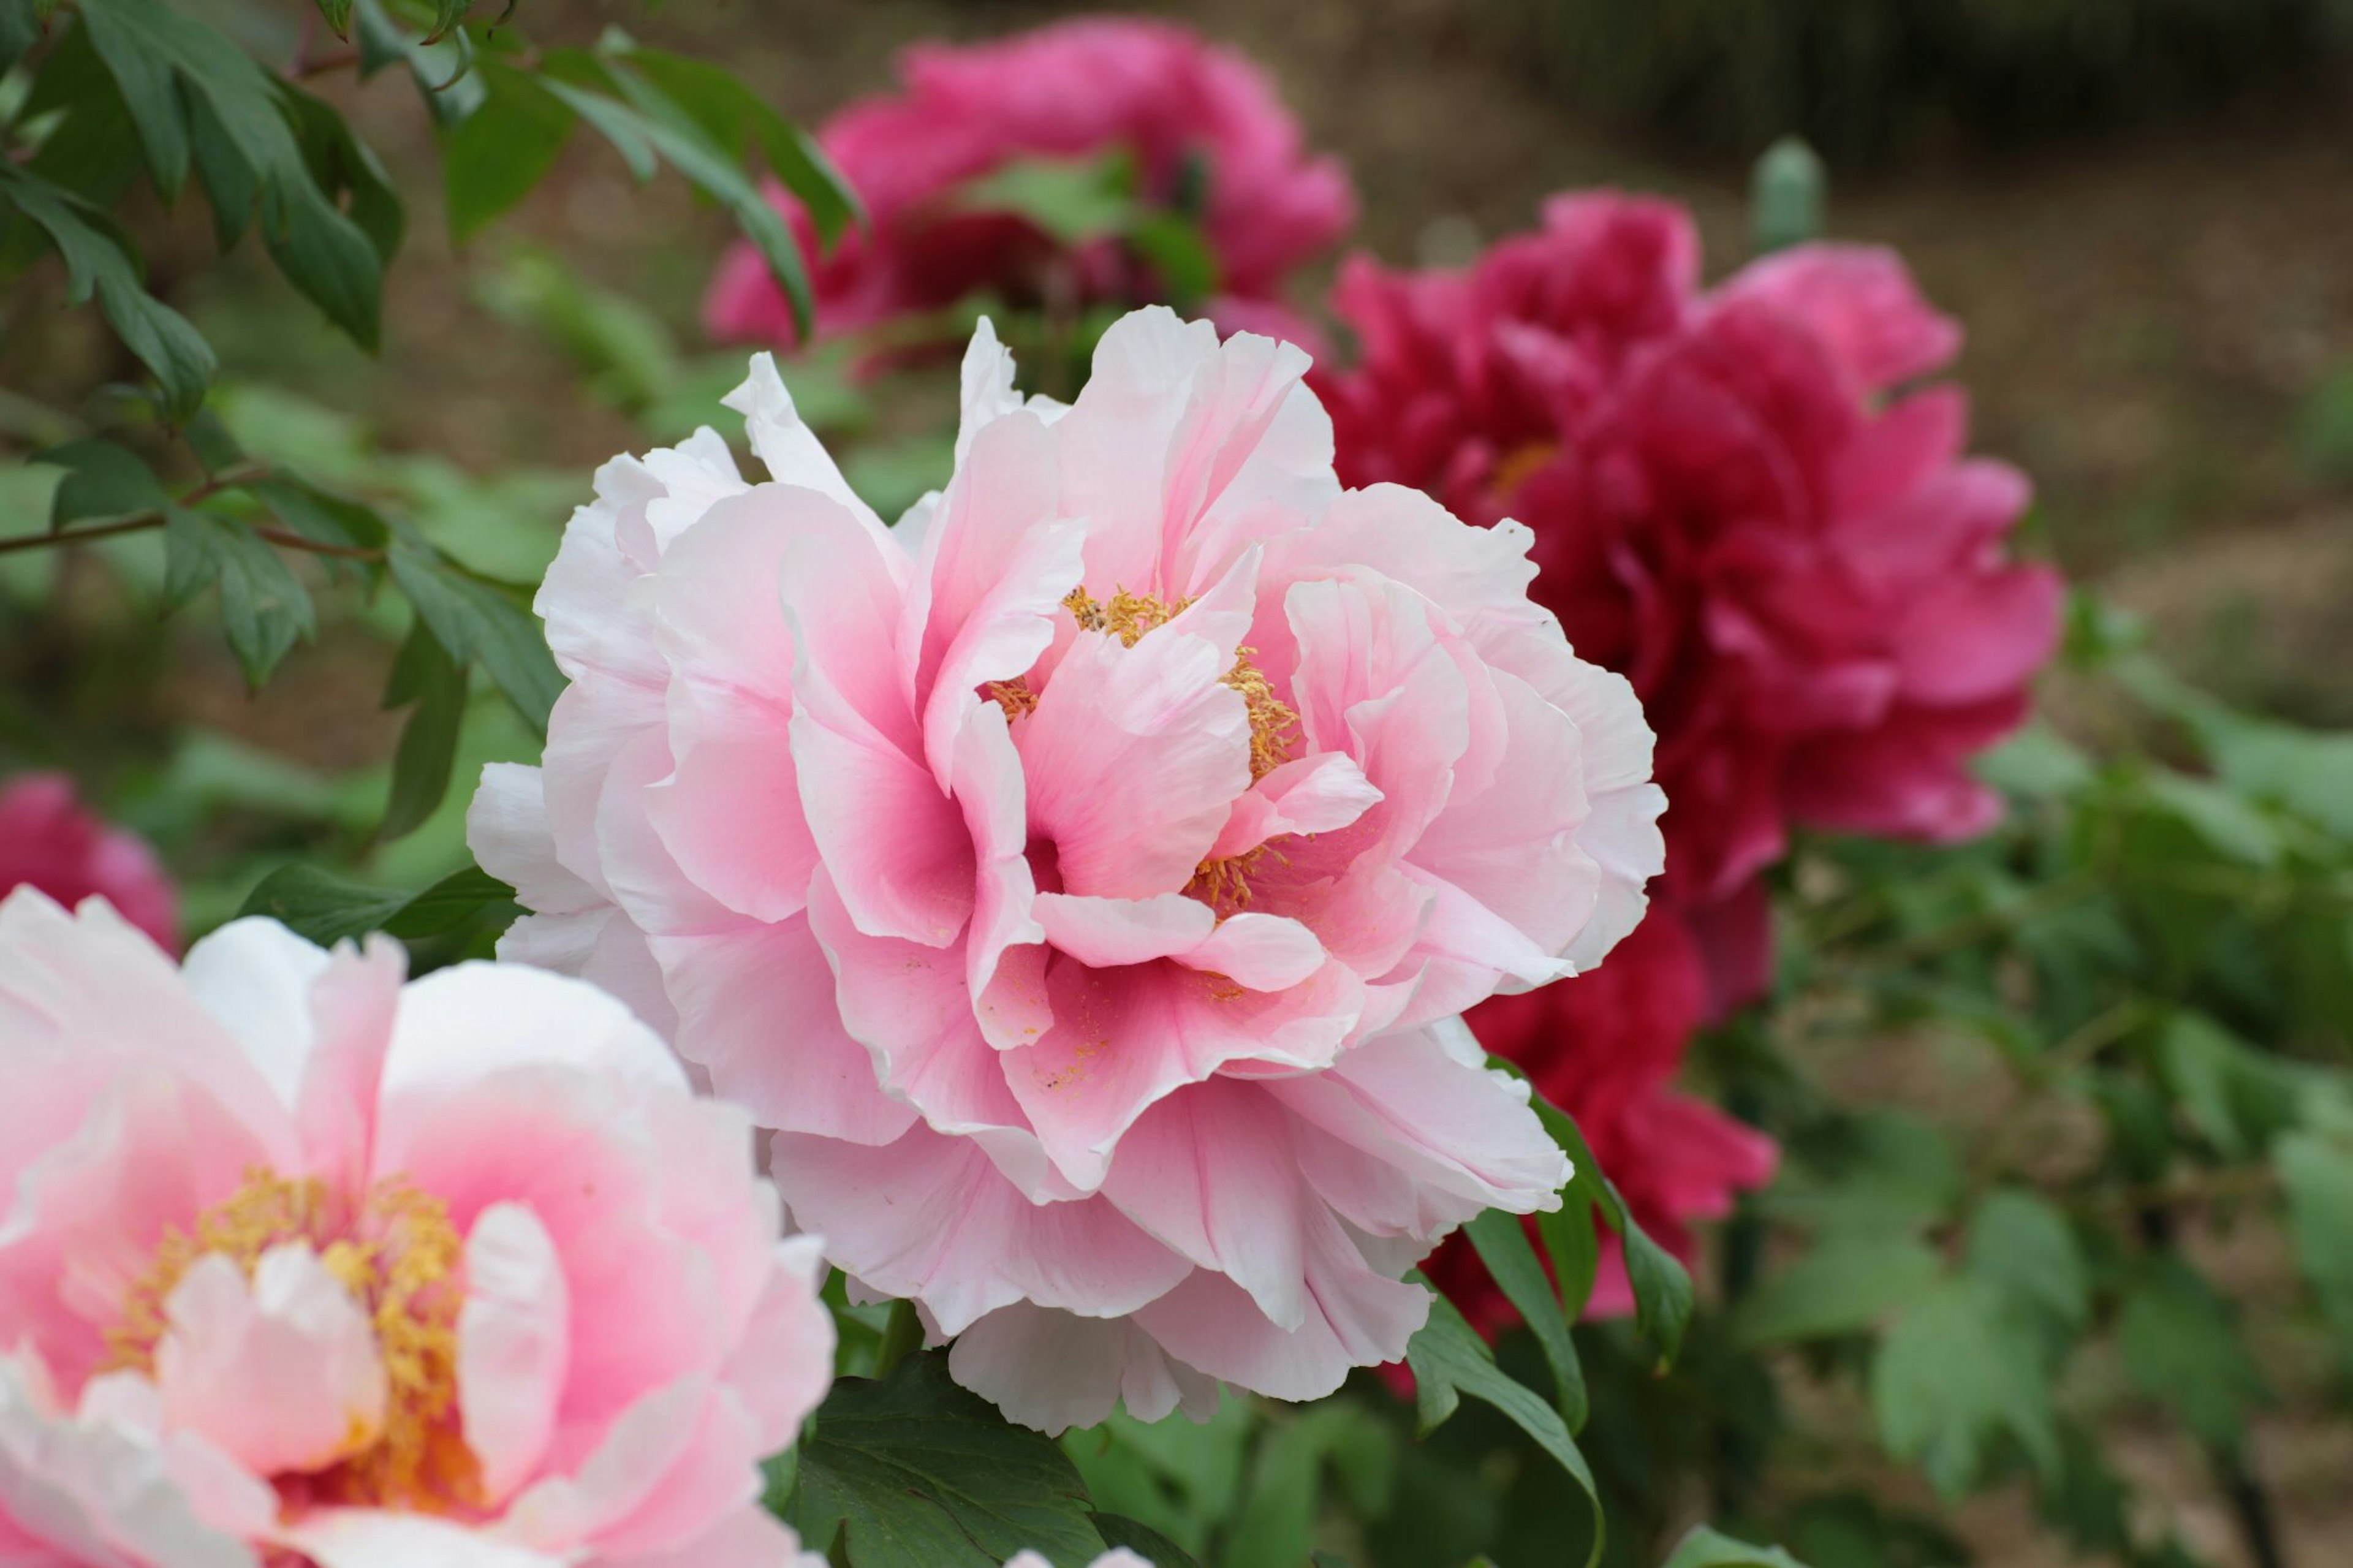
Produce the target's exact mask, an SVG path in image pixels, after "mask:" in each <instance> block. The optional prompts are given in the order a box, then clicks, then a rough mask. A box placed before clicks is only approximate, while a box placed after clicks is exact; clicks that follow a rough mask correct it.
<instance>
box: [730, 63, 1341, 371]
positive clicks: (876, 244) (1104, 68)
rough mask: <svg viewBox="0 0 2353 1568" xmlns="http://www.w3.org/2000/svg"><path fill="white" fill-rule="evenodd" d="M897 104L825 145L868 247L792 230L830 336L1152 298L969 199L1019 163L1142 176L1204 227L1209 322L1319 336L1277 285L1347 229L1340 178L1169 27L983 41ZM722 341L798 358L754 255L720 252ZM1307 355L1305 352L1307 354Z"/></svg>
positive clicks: (866, 108)
mask: <svg viewBox="0 0 2353 1568" xmlns="http://www.w3.org/2000/svg"><path fill="white" fill-rule="evenodd" d="M900 71H901V75H902V79H903V80H904V89H903V91H902V92H901V93H900V94H898V95H897V96H892V97H877V98H870V99H866V100H861V101H860V102H858V103H855V104H852V105H851V106H850V107H849V108H848V109H846V110H843V111H842V112H840V113H839V114H838V115H836V116H834V118H833V119H832V120H831V121H828V123H827V124H826V126H825V127H824V129H823V130H822V132H820V133H819V137H818V140H819V141H820V142H822V143H823V145H824V148H825V150H826V152H827V153H828V154H829V155H830V156H831V157H832V159H833V161H834V163H835V164H836V165H837V166H838V167H839V169H840V171H841V173H842V174H843V175H844V176H846V177H847V179H848V180H849V184H851V186H852V187H853V188H855V189H856V190H857V192H858V193H859V195H860V197H861V198H862V199H863V200H864V202H865V204H866V208H867V213H868V216H869V217H870V219H871V232H869V233H866V234H858V233H851V234H849V235H848V236H846V237H844V239H843V242H842V244H841V246H840V247H839V249H837V250H836V251H834V252H833V253H832V254H830V255H828V256H825V257H823V258H820V257H818V253H817V246H816V235H815V232H814V230H813V229H811V228H810V227H809V226H808V223H807V216H806V214H804V213H803V212H802V211H801V209H800V207H799V205H798V204H797V203H796V202H794V201H793V200H792V199H791V198H790V197H789V196H786V195H784V194H783V193H782V192H781V191H779V192H778V193H776V202H777V205H778V206H779V207H780V208H781V209H782V210H783V211H784V212H785V213H786V216H788V217H790V218H791V219H792V220H793V221H794V223H795V224H796V226H797V228H798V231H799V233H800V235H801V238H802V247H803V249H804V251H805V252H806V253H807V256H808V258H809V260H810V266H811V270H812V275H813V281H814V283H815V287H816V292H817V317H818V331H819V332H820V333H821V334H832V333H838V332H843V331H853V330H856V329H858V328H860V327H867V326H871V325H874V324H875V323H877V322H881V321H890V320H892V319H893V318H895V317H898V316H902V315H907V314H912V313H919V312H922V311H926V310H937V309H940V308H941V307H944V306H947V305H953V304H955V302H956V301H958V300H963V299H965V298H966V297H967V296H969V295H972V294H975V293H977V292H981V291H984V290H986V291H987V292H990V293H993V294H995V295H996V296H997V297H998V298H1000V299H1003V300H1008V301H1009V302H1012V303H1015V304H1023V303H1029V302H1033V301H1038V300H1045V299H1048V298H1052V297H1054V296H1056V295H1057V294H1060V296H1061V297H1063V299H1064V300H1066V301H1067V303H1069V304H1071V305H1085V304H1091V303H1099V302H1100V303H1112V304H1120V303H1130V304H1143V303H1145V302H1147V301H1149V300H1154V299H1155V298H1157V297H1159V285H1158V284H1157V283H1155V281H1154V280H1153V279H1151V278H1150V277H1149V276H1148V273H1147V272H1146V271H1145V270H1144V269H1141V268H1140V267H1139V264H1138V263H1137V262H1135V261H1134V259H1133V258H1130V257H1128V256H1127V255H1125V254H1124V252H1123V251H1122V249H1121V247H1119V246H1118V245H1116V244H1113V243H1110V242H1103V243H1099V244H1091V245H1088V246H1086V247H1082V248H1080V249H1079V250H1077V251H1075V252H1072V251H1070V250H1067V249H1065V248H1064V247H1062V246H1060V244H1058V243H1057V242H1056V241H1055V240H1054V239H1052V238H1051V237H1049V236H1048V235H1046V234H1044V233H1043V232H1041V231H1040V230H1039V228H1038V227H1037V226H1035V225H1033V224H1032V223H1030V222H1029V220H1028V219H1026V218H1023V217H1020V216H1016V215H1014V214H1011V213H1008V212H1005V211H1003V210H994V211H992V210H989V209H987V208H986V207H985V206H976V205H972V204H970V203H968V202H967V201H965V200H964V199H963V196H962V194H961V187H965V186H967V185H969V184H971V183H973V182H975V181H976V180H978V179H980V178H982V177H983V176H986V175H987V174H991V173H993V172H994V171H996V170H998V169H1001V168H1003V167H1004V166H1005V165H1007V164H1008V163H1014V162H1016V161H1019V160H1024V159H1080V158H1091V157H1095V156H1099V155H1102V154H1103V153H1111V152H1114V151H1124V152H1125V153H1129V154H1131V155H1133V156H1134V159H1135V160H1136V165H1137V171H1138V174H1139V177H1140V179H1141V182H1142V191H1143V195H1144V197H1145V200H1146V201H1148V202H1150V203H1152V204H1153V205H1157V206H1163V207H1178V208H1183V209H1185V210H1187V211H1190V212H1193V213H1195V214H1196V215H1197V216H1198V221H1199V223H1200V226H1201V229H1202V234H1203V237H1204V238H1206V239H1207V240H1208V245H1209V248H1210V251H1211V252H1212V254H1213V255H1214V257H1215V258H1216V261H1217V264H1218V269H1219V294H1220V298H1219V299H1218V300H1213V301H1212V302H1211V304H1210V306H1209V309H1208V314H1210V315H1211V316H1212V317H1214V318H1215V319H1216V320H1217V321H1218V322H1219V325H1220V326H1221V327H1223V328H1225V329H1226V330H1228V331H1234V330H1247V331H1269V332H1272V333H1273V334H1274V335H1277V336H1282V337H1293V336H1294V334H1301V333H1304V332H1306V331H1309V330H1310V329H1308V328H1307V327H1306V324H1305V323H1304V322H1303V321H1302V320H1301V319H1300V318H1298V317H1297V316H1295V315H1293V313H1292V312H1291V311H1290V310H1288V309H1287V308H1285V307H1283V306H1282V304H1280V303H1279V295H1280V293H1281V290H1282V284H1283V281H1284V280H1285V279H1287V278H1288V277H1289V276H1290V274H1291V273H1292V272H1293V270H1295V269H1296V268H1298V267H1299V266H1300V265H1301V264H1303V262H1305V261H1307V260H1308V259H1310V258H1313V257H1314V256H1315V255H1316V254H1317V253H1319V252H1321V251H1323V250H1324V249H1325V248H1327V247H1330V246H1331V245H1333V244H1334V243H1335V242H1336V241H1337V240H1338V239H1339V237H1341V236H1342V235H1343V234H1345V233H1346V232H1347V230H1348V228H1349V226H1351V225H1352V224H1353V223H1354V222H1355V221H1356V195H1355V193H1354V192H1353V191H1352V190H1351V189H1350V187H1349V184H1348V177H1347V175H1346V174H1345V172H1344V171H1343V170H1342V169H1341V167H1340V165H1339V163H1337V162H1336V161H1335V160H1334V159H1331V158H1310V157H1308V156H1307V155H1306V153H1304V151H1303V148H1302V145H1301V138H1300V132H1299V124H1298V122H1297V121H1295V120H1293V118H1292V117H1291V115H1290V113H1289V112H1288V111H1287V110H1285V109H1284V108H1283V107H1282V100H1280V99H1279V98H1278V97H1277V96H1276V94H1275V91H1274V88H1273V85H1272V84H1271V82H1269V81H1268V80H1267V79H1266V76H1265V73H1264V72H1262V71H1261V70H1260V69H1259V68H1258V67H1257V66H1255V65H1253V64H1252V63H1251V62H1250V60H1248V59H1247V58H1243V57H1242V56H1241V55H1240V54H1237V53H1235V52H1234V51H1232V50H1230V49H1224V48H1219V47H1214V46H1212V45H1210V44H1208V43H1207V42H1206V41H1204V40H1203V39H1202V38H1201V37H1199V36H1198V35H1197V34H1195V33H1193V32H1192V31H1191V30H1189V29H1187V28H1186V27H1183V26H1178V25H1176V24H1175V23H1171V22H1161V21H1149V20H1146V19H1145V18H1142V17H1110V16H1097V17H1081V18H1078V19H1075V20H1071V21H1065V22H1060V23H1056V24H1055V25H1053V26H1047V27H1041V28H1039V29H1037V30H1036V31H1034V32H1029V33H1023V34H1020V35H1018V36H1016V37H1009V38H1003V39H999V40H997V41H995V42H991V43H986V44H976V45H968V46H955V45H949V44H940V43H926V44H920V45H917V46H916V47H913V48H912V49H910V50H908V51H907V53H906V55H905V57H904V58H903V59H902V62H901V67H900ZM703 316H704V321H705V322H706V324H707V325H708V326H709V328H710V330H711V331H712V334H713V335H714V336H717V337H720V338H723V339H727V340H729V341H733V342H755V343H775V344H778V345H780V346H789V345H790V344H791V343H792V342H793V341H794V331H793V321H792V315H791V311H790V310H789V309H788V308H787V307H786V302H785V297H784V293H783V291H782V290H781V289H779V288H778V287H777V286H776V279H774V278H773V277H772V276H771V275H770V274H769V272H768V269H767V266H766V264H765V262H764V261H763V260H762V259H761V258H760V255H759V253H758V252H757V251H756V250H755V249H754V248H753V247H751V246H750V245H749V244H748V243H741V242H739V243H738V244H737V245H736V246H735V247H733V249H731V250H730V251H729V252H728V253H727V257H726V258H725V260H724V261H723V262H722V263H721V265H720V268H719V272H718V275H717V276H716V277H715V278H714V279H712V287H711V291H710V294H709V296H708V298H707V299H706V300H705V301H704V305H703ZM1309 341H1312V340H1309Z"/></svg>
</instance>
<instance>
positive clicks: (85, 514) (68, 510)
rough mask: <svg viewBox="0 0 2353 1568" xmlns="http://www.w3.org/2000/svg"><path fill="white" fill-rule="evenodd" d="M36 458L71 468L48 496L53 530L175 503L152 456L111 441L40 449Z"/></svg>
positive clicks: (50, 522)
mask: <svg viewBox="0 0 2353 1568" xmlns="http://www.w3.org/2000/svg"><path fill="white" fill-rule="evenodd" d="M31 460H32V461H34V462H36V463H42V464H46V465H47V466H49V467H51V468H63V469H64V470H65V471H66V473H65V478H63V479H59V480H58V488H57V490H56V491H55V493H54V494H53V495H52V496H51V497H50V500H49V528H50V529H51V531H57V530H60V529H63V528H65V527H67V526H68V525H69V524H71V523H76V522H80V521H84V520H86V519H90V518H111V517H129V516H132V514H133V513H137V512H145V511H160V510H163V509H164V508H165V507H167V506H169V505H171V504H172V496H171V492H170V491H168V490H166V489H164V481H163V480H161V479H157V478H156V477H155V470H154V469H153V468H149V467H148V466H147V460H146V459H145V458H142V457H141V456H140V455H139V454H138V453H136V452H134V451H132V450H131V449H130V448H129V447H121V446H117V445H116V444H115V443H114V442H112V441H107V440H102V439H99V438H97V437H92V438H90V439H89V440H85V441H70V442H68V443H67V444H66V445H64V446H62V447H50V448H48V449H47V451H43V452H36V453H34V454H33V457H32V459H31Z"/></svg>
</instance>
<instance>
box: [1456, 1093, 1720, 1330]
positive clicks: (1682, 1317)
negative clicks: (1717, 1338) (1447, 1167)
mask: <svg viewBox="0 0 2353 1568" xmlns="http://www.w3.org/2000/svg"><path fill="white" fill-rule="evenodd" d="M1488 1059H1489V1060H1490V1062H1491V1063H1493V1065H1495V1066H1497V1067H1504V1068H1508V1069H1509V1070H1511V1071H1512V1072H1513V1073H1514V1076H1519V1077H1524V1076H1525V1075H1522V1074H1520V1073H1519V1072H1518V1069H1517V1068H1510V1064H1508V1063H1506V1062H1504V1061H1503V1060H1502V1058H1492V1057H1491V1058H1488ZM1531 1103H1532V1104H1533V1105H1534V1106H1535V1111H1536V1115H1537V1117H1538V1118H1539V1119H1541V1120H1542V1121H1543V1122H1544V1125H1545V1130H1546V1131H1548V1132H1550V1133H1551V1134H1552V1137H1553V1142H1556V1143H1557V1144H1559V1145H1560V1147H1561V1152H1564V1153H1566V1154H1567V1156H1568V1159H1569V1163H1570V1164H1571V1165H1572V1166H1574V1167H1575V1173H1574V1174H1572V1175H1571V1176H1570V1177H1569V1186H1570V1188H1571V1190H1576V1189H1577V1188H1580V1187H1581V1188H1583V1189H1584V1190H1585V1192H1586V1194H1588V1198H1587V1201H1588V1202H1589V1203H1591V1204H1592V1205H1593V1206H1594V1207H1596V1208H1597V1209H1599V1211H1600V1214H1601V1217H1602V1218H1603V1219H1604V1220H1605V1221H1607V1222H1608V1224H1609V1228H1610V1229H1611V1230H1614V1231H1616V1232H1617V1233H1618V1236H1619V1239H1620V1241H1621V1242H1622V1243H1623V1244H1624V1246H1625V1250H1626V1279H1627V1281H1628V1283H1629V1284H1630V1285H1631V1286H1632V1287H1633V1289H1634V1323H1635V1326H1636V1327H1637V1328H1639V1329H1641V1331H1642V1333H1643V1334H1644V1336H1645V1337H1647V1338H1648V1339H1649V1340H1650V1342H1651V1343H1652V1344H1654V1345H1656V1346H1658V1347H1659V1361H1660V1364H1661V1365H1662V1367H1663V1366H1667V1365H1671V1364H1672V1363H1673V1362H1674V1359H1675V1355H1676V1352H1679V1351H1681V1350H1682V1349H1683V1331H1684V1330H1685V1329H1687V1328H1689V1327H1690V1326H1691V1315H1692V1305H1693V1296H1692V1282H1691V1276H1690V1275H1689V1274H1688V1273H1686V1272H1684V1270H1683V1265H1682V1264H1681V1263H1679V1262H1677V1261H1676V1259H1675V1257H1674V1255H1673V1254H1672V1253H1671V1252H1669V1251H1667V1249H1666V1248H1664V1247H1661V1246H1660V1245H1659V1244H1658V1243H1657V1242H1655V1241H1653V1240H1651V1237H1650V1234H1649V1233H1648V1232H1646V1231H1645V1230H1643V1228H1642V1226H1641V1222H1640V1221H1638V1220H1636V1219H1635V1217H1634V1212H1633V1210H1632V1209H1630V1208H1629V1207H1628V1206H1627V1205H1626V1198H1625V1194H1622V1193H1620V1192H1619V1190H1618V1188H1617V1185H1616V1184H1614V1183H1612V1182H1611V1181H1610V1180H1609V1175H1608V1173H1605V1172H1604V1171H1603V1170H1602V1169H1601V1162H1600V1161H1599V1160H1597V1159H1595V1158H1594V1157H1593V1150H1592V1147H1591V1146H1590V1145H1589V1144H1588V1143H1587V1142H1585V1134H1584V1133H1583V1132H1581V1131H1578V1130H1577V1119H1576V1118H1575V1117H1573V1116H1571V1115H1569V1114H1568V1112H1567V1111H1565V1110H1561V1109H1560V1108H1559V1107H1558V1106H1556V1105H1554V1104H1552V1103H1551V1102H1550V1101H1549V1100H1546V1099H1545V1098H1544V1096H1542V1095H1540V1094H1533V1093H1532V1096H1531ZM1588 1289H1590V1286H1589V1285H1588Z"/></svg>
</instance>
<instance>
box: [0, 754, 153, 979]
mask: <svg viewBox="0 0 2353 1568" xmlns="http://www.w3.org/2000/svg"><path fill="white" fill-rule="evenodd" d="M26 887H30V888H38V889H41V891H43V892H45V893H47V894H48V895H49V897H51V898H53V899H55V900H58V902H59V903H62V904H66V905H69V906H70V905H73V904H78V903H79V902H81V900H84V899H87V898H90V897H91V896H93V895H95V896H97V897H99V898H102V899H105V900H108V901H109V902H111V903H112V904H113V905H114V907H115V908H116V909H117V910H121V912H122V916H123V918H124V919H126V920H128V921H130V922H131V923H132V925H135V926H137V927H138V928H139V929H140V930H141V931H145V932H146V933H147V934H148V935H149V936H151V937H153V938H154V939H155V941H156V942H157V943H158V944H159V945H160V946H163V947H166V948H170V949H172V950H174V952H176V951H177V950H178V948H179V945H180V914H179V897H178V895H177V894H176V893H175V892H174V890H173V887H172V881H171V879H170V878H168V877H166V876H165V875H164V868H162V867H161V866H159V865H158V864H156V861H155V852H154V851H153V850H152V849H150V848H149V847H147V845H146V843H145V841H144V840H142V839H141V838H139V837H136V836H134V835H132V834H129V833H124V832H121V831H120V830H119V829H115V828H111V827H109V826H107V825H106V824H105V823H104V822H101V821H100V819H99V818H98V817H96V816H92V815H91V814H90V812H89V811H88V810H87V809H85V808H84V807H83V805H82V804H81V803H80V801H79V800H78V799H77V798H76V797H75V795H74V785H73V780H71V779H69V778H68V777H67V776H66V775H65V774H63V773H23V774H19V775H18V776H17V777H16V778H13V779H11V780H9V781H8V783H7V784H6V785H5V787H0V893H5V892H6V891H8V889H11V888H26Z"/></svg>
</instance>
